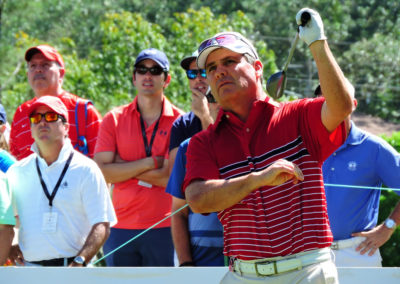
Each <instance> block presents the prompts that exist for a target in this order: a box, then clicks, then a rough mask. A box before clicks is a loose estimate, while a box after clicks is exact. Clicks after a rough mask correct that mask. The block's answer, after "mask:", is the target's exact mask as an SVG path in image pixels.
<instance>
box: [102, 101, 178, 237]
mask: <svg viewBox="0 0 400 284" xmlns="http://www.w3.org/2000/svg"><path fill="white" fill-rule="evenodd" d="M181 114H182V111H181V110H179V109H178V108H177V107H175V106H174V105H172V104H171V103H170V102H169V101H168V100H167V98H164V102H163V112H162V115H161V117H160V121H159V125H158V129H157V132H156V134H155V137H154V142H153V145H152V153H151V154H152V155H153V156H164V157H165V156H166V155H167V154H168V145H169V138H170V132H171V126H172V123H173V122H174V121H175V119H176V118H177V117H178V116H180V115H181ZM155 124H156V122H154V123H153V124H152V125H150V126H148V127H147V128H146V136H147V141H150V140H151V136H152V134H153V130H154V127H155ZM95 152H96V153H99V152H114V153H118V155H119V156H120V157H121V158H122V159H123V160H125V161H136V160H139V159H143V158H145V157H146V152H145V146H144V142H143V137H142V130H141V125H140V112H139V110H138V108H137V97H136V98H135V99H134V100H133V102H132V103H130V104H128V105H124V106H120V107H117V108H115V109H114V110H112V111H111V112H109V113H107V114H106V115H105V116H104V119H103V122H102V124H101V127H100V131H99V136H98V140H97V145H96V150H95ZM113 204H114V208H115V211H116V213H117V217H118V223H117V225H115V228H120V229H146V228H148V227H149V226H151V225H153V224H155V223H156V222H158V221H160V220H161V219H163V218H165V217H166V216H167V215H168V214H170V212H171V196H170V195H169V194H167V193H165V188H164V187H159V186H154V185H153V186H151V187H150V188H149V187H147V186H145V185H142V184H141V183H139V180H138V179H136V178H131V179H128V180H126V181H123V182H118V183H115V184H114V189H113ZM169 226H170V221H169V219H168V220H166V221H165V222H162V223H161V224H159V225H158V226H156V227H157V228H161V227H169Z"/></svg>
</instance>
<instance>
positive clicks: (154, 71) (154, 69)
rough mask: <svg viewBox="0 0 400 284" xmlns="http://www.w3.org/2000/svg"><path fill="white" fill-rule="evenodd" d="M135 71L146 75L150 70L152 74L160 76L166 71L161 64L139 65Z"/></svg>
mask: <svg viewBox="0 0 400 284" xmlns="http://www.w3.org/2000/svg"><path fill="white" fill-rule="evenodd" d="M135 72H137V73H139V74H140V75H144V74H146V73H147V72H150V74H151V75H153V76H158V75H161V74H162V73H163V72H166V71H164V69H162V68H161V67H160V66H153V67H150V68H148V67H145V66H137V67H135Z"/></svg>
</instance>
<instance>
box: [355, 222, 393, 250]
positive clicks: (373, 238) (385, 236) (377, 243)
mask: <svg viewBox="0 0 400 284" xmlns="http://www.w3.org/2000/svg"><path fill="white" fill-rule="evenodd" d="M393 232H394V230H393V229H389V228H387V227H386V226H385V225H383V224H380V225H378V226H376V227H375V228H373V229H372V230H371V231H368V232H359V233H353V234H351V235H352V236H353V237H365V238H366V239H365V240H364V241H363V242H362V243H361V244H359V245H358V247H357V248H356V251H359V252H360V254H366V253H368V255H369V256H371V255H373V254H374V253H375V252H376V250H377V249H379V248H380V247H381V246H382V245H383V244H384V243H386V242H387V241H388V240H389V239H390V237H391V236H392V234H393Z"/></svg>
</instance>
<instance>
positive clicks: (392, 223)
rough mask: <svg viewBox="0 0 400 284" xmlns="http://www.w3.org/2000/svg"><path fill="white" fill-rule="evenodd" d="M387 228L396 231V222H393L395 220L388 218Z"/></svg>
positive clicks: (386, 221)
mask: <svg viewBox="0 0 400 284" xmlns="http://www.w3.org/2000/svg"><path fill="white" fill-rule="evenodd" d="M384 224H385V226H386V228H389V229H396V226H397V225H396V222H395V221H394V220H393V219H390V218H387V219H386V220H385V223H384Z"/></svg>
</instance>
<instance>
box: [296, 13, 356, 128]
mask: <svg viewBox="0 0 400 284" xmlns="http://www.w3.org/2000/svg"><path fill="white" fill-rule="evenodd" d="M303 13H309V14H310V20H309V21H308V23H307V24H306V25H304V26H299V36H300V39H302V40H303V41H304V42H305V43H306V44H307V45H308V46H309V48H310V51H311V53H312V55H313V57H314V60H315V62H316V64H317V69H318V76H319V81H320V85H321V90H322V94H323V96H324V97H325V99H326V102H325V103H324V105H323V107H322V110H321V119H322V123H323V124H324V126H325V127H326V129H327V130H328V131H333V130H334V129H335V128H336V127H337V126H338V125H339V124H340V123H341V122H342V121H343V120H344V118H345V117H347V116H348V115H349V114H350V113H351V112H352V110H353V100H352V96H351V90H349V88H348V85H347V84H346V79H345V76H344V74H343V72H342V70H341V69H340V67H339V65H338V64H337V62H336V60H335V58H334V56H333V54H332V52H331V50H330V48H329V45H328V42H327V41H326V36H325V34H324V26H323V23H322V20H321V17H320V15H319V14H318V12H316V11H314V10H312V9H309V8H304V9H301V10H300V11H299V12H298V13H297V15H296V21H297V23H298V24H299V25H300V24H301V15H302V14H303Z"/></svg>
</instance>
